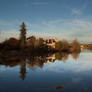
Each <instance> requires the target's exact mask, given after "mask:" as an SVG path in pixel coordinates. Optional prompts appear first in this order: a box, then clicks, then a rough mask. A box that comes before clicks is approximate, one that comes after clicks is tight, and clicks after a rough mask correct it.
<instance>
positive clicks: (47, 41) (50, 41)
mask: <svg viewBox="0 0 92 92" xmlns="http://www.w3.org/2000/svg"><path fill="white" fill-rule="evenodd" d="M43 40H44V44H46V45H48V47H52V48H55V43H56V42H58V39H57V38H54V39H43Z"/></svg>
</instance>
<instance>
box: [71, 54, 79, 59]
mask: <svg viewBox="0 0 92 92" xmlns="http://www.w3.org/2000/svg"><path fill="white" fill-rule="evenodd" d="M79 54H80V53H76V52H74V53H72V54H71V55H72V57H73V58H74V59H75V60H77V58H78V57H79Z"/></svg>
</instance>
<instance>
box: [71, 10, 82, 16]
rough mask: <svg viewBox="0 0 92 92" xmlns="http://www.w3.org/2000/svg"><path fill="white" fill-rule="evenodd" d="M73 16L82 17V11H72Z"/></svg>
mask: <svg viewBox="0 0 92 92" xmlns="http://www.w3.org/2000/svg"><path fill="white" fill-rule="evenodd" d="M72 14H73V15H81V14H82V11H81V10H80V9H72Z"/></svg>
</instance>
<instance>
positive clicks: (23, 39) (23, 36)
mask: <svg viewBox="0 0 92 92" xmlns="http://www.w3.org/2000/svg"><path fill="white" fill-rule="evenodd" d="M20 32H21V33H20V48H24V47H25V46H26V28H25V23H24V22H23V23H22V25H21V30H20Z"/></svg>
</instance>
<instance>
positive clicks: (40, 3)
mask: <svg viewBox="0 0 92 92" xmlns="http://www.w3.org/2000/svg"><path fill="white" fill-rule="evenodd" d="M31 4H32V5H47V4H48V2H41V1H39V2H37V1H35V2H31Z"/></svg>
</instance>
